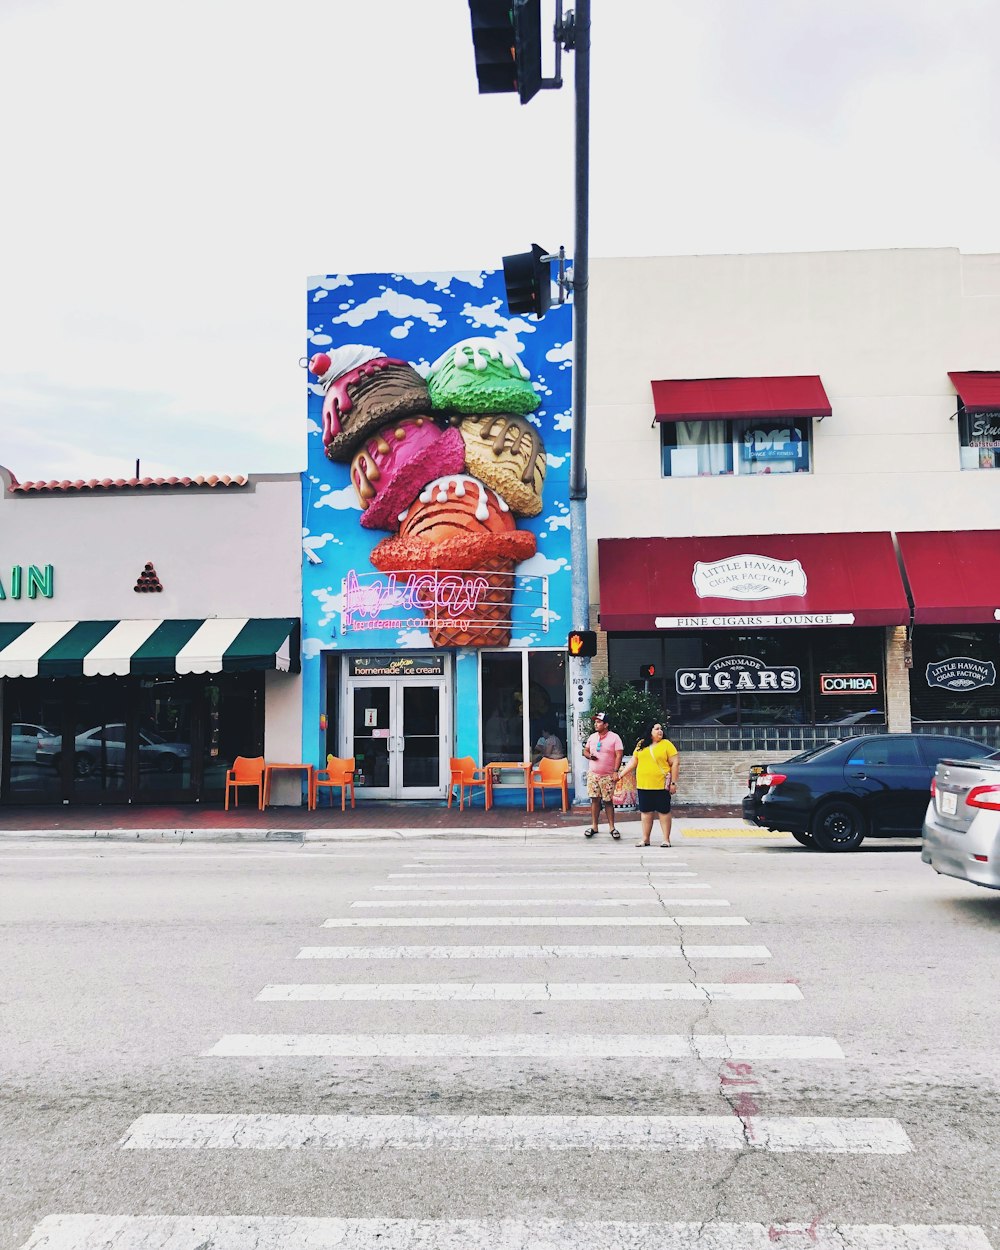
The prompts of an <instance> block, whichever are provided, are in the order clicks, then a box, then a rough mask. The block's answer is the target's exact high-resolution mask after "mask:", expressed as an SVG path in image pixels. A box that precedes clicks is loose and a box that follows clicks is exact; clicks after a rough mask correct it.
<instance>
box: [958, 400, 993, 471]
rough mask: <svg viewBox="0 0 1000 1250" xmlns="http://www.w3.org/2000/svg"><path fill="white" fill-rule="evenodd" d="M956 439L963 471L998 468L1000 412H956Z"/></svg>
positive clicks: (961, 410) (960, 409)
mask: <svg viewBox="0 0 1000 1250" xmlns="http://www.w3.org/2000/svg"><path fill="white" fill-rule="evenodd" d="M958 439H959V444H960V446H961V464H962V468H963V469H995V468H997V467H998V466H1000V412H966V411H965V409H964V408H962V407H960V408H959V411H958Z"/></svg>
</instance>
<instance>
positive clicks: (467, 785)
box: [448, 755, 490, 812]
mask: <svg viewBox="0 0 1000 1250" xmlns="http://www.w3.org/2000/svg"><path fill="white" fill-rule="evenodd" d="M456 786H458V810H459V811H460V812H461V811H463V810H464V809H465V792H466V790H468V791H469V803H470V804H471V803H472V795H473V792H474V791H475V789H476V788H477V787H480V786H481V787H482V790H483V796H484V802H485V806H486V807H487V808H488V807H489V790H490V775H489V772H488V771H486V770H485V769H481V768H480V767H479V765H478V764H477V763H476V761H475V760H474V759H473V758H472V756H471V755H466V756H464V757H463V758H461V759H459V758H457V757H456V756H454V755H453V756H452V757H451V780H450V781H449V783H448V806H449V807H451V800H452V798H453V797H454V793H455V787H456Z"/></svg>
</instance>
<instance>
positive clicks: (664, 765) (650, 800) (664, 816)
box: [622, 724, 680, 846]
mask: <svg viewBox="0 0 1000 1250" xmlns="http://www.w3.org/2000/svg"><path fill="white" fill-rule="evenodd" d="M679 768H680V756H679V755H678V753H677V748H676V747H675V746H674V744H673V743H672V742H670V741H668V739H666V738H665V737H664V736H663V726H662V725H659V724H657V725H653V726H652V728H651V729H650V730H649V733H648V734H647V735H646V736H645V737H644V738H640V739H639V741H638V742H637V743H636V744H635V752H634V754H633V756H632V762H631V763H630V764H629V765H628V767H627V768H623V769H622V776H623V777H624V776H626V775H627V774H628V773H631V772H632V771H633V770H634V771H635V786H636V792H637V794H638V798H639V819H640V821H641V822H642V841H641V842H637V843H636V846H649V837H650V834H651V833H652V832H653V816H654V814H655V815H656V816H657V817H659V821H660V832H661V833H662V834H663V841H662V842H661V843H660V845H661V846H669V845H670V827H671V824H672V823H673V816H671V814H670V799H671V797H672V796H673V795H674V794H676V793H677V774H678V771H679Z"/></svg>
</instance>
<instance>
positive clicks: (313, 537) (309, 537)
mask: <svg viewBox="0 0 1000 1250" xmlns="http://www.w3.org/2000/svg"><path fill="white" fill-rule="evenodd" d="M327 543H332V544H333V545H334V546H335V547H342V546H343V545H344V544H343V541H342V540H341V539H339V538H337V536H336V535H335V534H310V533H309V531H308V530H303V531H302V548H303V550H304V551H321V550H322V549H323V548H324V547H325V546H326V545H327Z"/></svg>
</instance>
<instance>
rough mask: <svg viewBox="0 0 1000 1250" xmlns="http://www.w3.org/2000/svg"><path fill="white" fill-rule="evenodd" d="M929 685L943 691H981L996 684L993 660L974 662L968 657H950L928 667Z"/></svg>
mask: <svg viewBox="0 0 1000 1250" xmlns="http://www.w3.org/2000/svg"><path fill="white" fill-rule="evenodd" d="M926 677H927V684H928V686H937V687H939V688H940V689H941V690H979V689H980V688H981V687H982V686H992V685H994V684H995V683H996V679H997V670H996V666H995V665H994V664H993V661H992V660H974V659H972V657H971V656H968V655H954V656H949V657H948V659H947V660H937V661H934V662H932V663H931V664H928V665H927V672H926Z"/></svg>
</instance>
